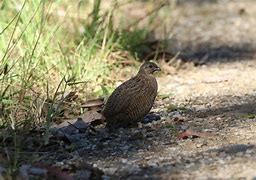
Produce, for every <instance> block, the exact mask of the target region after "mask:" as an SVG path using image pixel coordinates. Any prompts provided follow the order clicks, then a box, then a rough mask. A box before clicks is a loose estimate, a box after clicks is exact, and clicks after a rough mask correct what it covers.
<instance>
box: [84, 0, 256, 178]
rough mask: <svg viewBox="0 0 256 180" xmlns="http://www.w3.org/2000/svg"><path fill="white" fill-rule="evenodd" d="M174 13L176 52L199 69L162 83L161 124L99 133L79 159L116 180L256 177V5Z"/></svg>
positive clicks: (194, 6)
mask: <svg viewBox="0 0 256 180" xmlns="http://www.w3.org/2000/svg"><path fill="white" fill-rule="evenodd" d="M174 14H175V18H176V22H175V26H174V27H172V28H173V32H174V33H173V35H172V37H171V38H170V47H169V48H170V52H172V53H174V54H175V53H176V52H181V53H180V56H179V57H180V58H181V59H182V61H184V60H185V61H186V62H200V63H201V65H200V66H189V67H186V68H183V69H180V70H178V71H175V72H174V73H171V75H162V76H160V77H159V78H158V82H159V86H160V87H159V97H158V100H157V101H156V105H155V107H154V108H153V110H152V111H153V112H155V114H159V115H160V116H161V120H158V121H153V122H151V123H142V124H140V125H139V127H138V128H130V129H119V130H117V131H116V132H115V133H113V134H110V133H108V132H106V131H105V130H104V128H103V129H99V132H98V133H96V134H95V135H93V137H90V138H88V139H87V140H86V142H85V141H83V142H80V144H83V145H82V146H83V148H81V149H80V151H79V156H80V157H83V159H85V160H86V161H87V162H89V163H91V164H93V165H94V166H95V167H98V168H99V169H101V170H102V171H104V173H105V178H110V179H172V178H173V179H211V178H217V179H219V178H221V179H223V178H225V179H226V178H232V179H233V178H238V179H240V178H242V179H253V178H256V170H255V169H256V147H255V144H256V116H255V114H256V103H255V102H256V101H255V100H256V58H255V57H256V56H255V52H256V51H255V42H256V41H255V40H256V29H255V28H254V27H255V25H256V19H255V17H256V3H255V2H254V1H249V0H248V1H196V2H195V3H186V2H185V1H181V3H180V4H178V6H177V7H176V9H175V11H174ZM164 97H165V98H164ZM186 130H190V131H192V132H200V133H201V135H199V137H198V138H193V137H189V138H187V139H179V138H178V137H179V135H180V133H181V132H182V131H186Z"/></svg>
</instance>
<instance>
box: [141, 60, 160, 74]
mask: <svg viewBox="0 0 256 180" xmlns="http://www.w3.org/2000/svg"><path fill="white" fill-rule="evenodd" d="M156 71H161V69H160V68H159V67H158V66H157V65H156V64H155V63H153V62H145V63H143V64H142V65H141V66H140V70H139V73H143V74H153V73H154V72H156Z"/></svg>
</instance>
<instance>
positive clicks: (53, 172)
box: [37, 164, 74, 180]
mask: <svg viewBox="0 0 256 180" xmlns="http://www.w3.org/2000/svg"><path fill="white" fill-rule="evenodd" d="M37 168H43V169H46V170H47V175H48V178H47V179H56V180H74V178H73V177H71V176H70V175H69V174H68V173H67V172H65V171H62V170H61V169H60V168H58V167H53V166H48V165H43V164H42V165H38V166H37Z"/></svg>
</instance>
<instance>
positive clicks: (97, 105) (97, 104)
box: [81, 98, 104, 110]
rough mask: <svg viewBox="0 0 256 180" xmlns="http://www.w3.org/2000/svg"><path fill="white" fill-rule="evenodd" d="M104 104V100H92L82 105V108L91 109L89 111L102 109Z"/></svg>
mask: <svg viewBox="0 0 256 180" xmlns="http://www.w3.org/2000/svg"><path fill="white" fill-rule="evenodd" d="M103 104H104V98H98V99H91V100H88V101H86V102H84V103H83V104H82V106H81V107H82V108H89V110H94V109H97V110H99V109H101V107H102V105H103Z"/></svg>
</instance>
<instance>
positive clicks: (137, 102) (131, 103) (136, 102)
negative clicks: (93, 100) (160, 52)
mask: <svg viewBox="0 0 256 180" xmlns="http://www.w3.org/2000/svg"><path fill="white" fill-rule="evenodd" d="M159 70H160V68H159V67H158V66H157V65H156V64H155V63H153V62H146V63H144V64H143V65H142V66H141V67H140V70H139V72H138V73H137V75H136V76H135V77H133V78H131V79H129V80H128V81H126V82H124V83H122V84H121V85H120V86H118V87H117V88H116V89H115V90H114V92H113V93H112V94H111V95H110V97H109V98H108V100H107V102H106V104H105V107H104V109H103V111H102V114H103V115H104V116H105V118H106V121H107V126H108V127H109V128H116V127H126V126H129V125H134V124H137V122H138V121H140V120H141V119H143V117H144V116H145V115H147V114H148V113H149V111H150V109H151V108H152V106H153V104H154V100H155V98H156V95H157V88H158V86H157V81H156V78H155V77H154V75H153V73H154V72H155V71H159Z"/></svg>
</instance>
